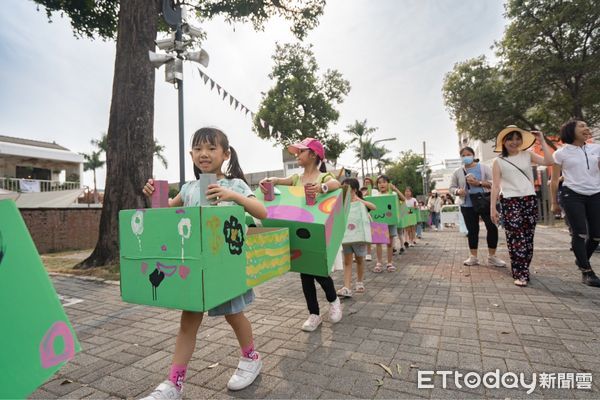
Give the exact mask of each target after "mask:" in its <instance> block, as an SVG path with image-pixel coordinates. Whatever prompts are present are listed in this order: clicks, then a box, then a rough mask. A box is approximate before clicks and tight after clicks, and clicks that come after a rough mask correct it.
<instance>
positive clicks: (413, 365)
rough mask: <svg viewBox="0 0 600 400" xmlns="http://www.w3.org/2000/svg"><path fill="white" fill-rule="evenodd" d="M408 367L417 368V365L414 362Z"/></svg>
mask: <svg viewBox="0 0 600 400" xmlns="http://www.w3.org/2000/svg"><path fill="white" fill-rule="evenodd" d="M410 367H411V368H419V366H418V365H416V364H410Z"/></svg>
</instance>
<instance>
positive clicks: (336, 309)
mask: <svg viewBox="0 0 600 400" xmlns="http://www.w3.org/2000/svg"><path fill="white" fill-rule="evenodd" d="M341 319H342V303H340V298H339V297H338V298H337V299H335V301H334V302H332V303H329V321H331V323H332V324H335V323H337V322H340V320H341Z"/></svg>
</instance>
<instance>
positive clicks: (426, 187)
mask: <svg viewBox="0 0 600 400" xmlns="http://www.w3.org/2000/svg"><path fill="white" fill-rule="evenodd" d="M428 193H429V177H428V176H427V151H426V148H425V141H423V196H427V195H428Z"/></svg>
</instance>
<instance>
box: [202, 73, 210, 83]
mask: <svg viewBox="0 0 600 400" xmlns="http://www.w3.org/2000/svg"><path fill="white" fill-rule="evenodd" d="M202 79H203V80H204V84H205V85H206V82H208V80H209V79H210V78H209V77H208V75H206V74H204V76H203V77H202Z"/></svg>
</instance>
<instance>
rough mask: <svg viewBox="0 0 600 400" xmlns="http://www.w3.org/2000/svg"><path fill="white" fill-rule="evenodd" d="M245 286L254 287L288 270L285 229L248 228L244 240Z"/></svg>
mask: <svg viewBox="0 0 600 400" xmlns="http://www.w3.org/2000/svg"><path fill="white" fill-rule="evenodd" d="M246 246H247V248H246V285H247V286H248V287H255V286H258V285H260V284H261V283H263V282H266V281H268V280H270V279H272V278H274V277H276V276H279V275H283V274H285V273H286V272H288V271H289V270H290V234H289V231H288V229H287V228H249V229H248V236H247V240H246Z"/></svg>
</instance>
